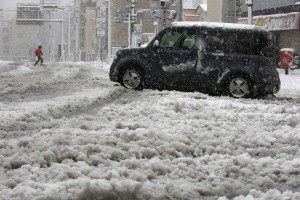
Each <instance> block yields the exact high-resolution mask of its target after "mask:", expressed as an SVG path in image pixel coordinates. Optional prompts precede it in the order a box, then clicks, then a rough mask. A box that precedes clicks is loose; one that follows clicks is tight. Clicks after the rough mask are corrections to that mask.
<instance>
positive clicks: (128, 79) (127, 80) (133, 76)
mask: <svg viewBox="0 0 300 200" xmlns="http://www.w3.org/2000/svg"><path fill="white" fill-rule="evenodd" d="M121 85H122V86H124V87H126V88H128V89H132V90H141V89H143V86H144V77H143V74H142V72H141V71H140V70H139V69H137V68H135V67H126V68H125V69H124V70H123V73H122V76H121Z"/></svg>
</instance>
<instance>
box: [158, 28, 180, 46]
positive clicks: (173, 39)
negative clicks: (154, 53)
mask: <svg viewBox="0 0 300 200" xmlns="http://www.w3.org/2000/svg"><path fill="white" fill-rule="evenodd" d="M180 37H182V33H180V32H178V31H168V32H166V33H165V34H164V35H163V37H162V38H161V40H160V47H161V48H174V47H176V44H177V43H178V40H179V38H180Z"/></svg>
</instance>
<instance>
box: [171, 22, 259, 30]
mask: <svg viewBox="0 0 300 200" xmlns="http://www.w3.org/2000/svg"><path fill="white" fill-rule="evenodd" d="M172 26H173V27H192V26H198V27H211V28H226V29H243V30H245V29H246V30H264V29H262V28H260V27H258V26H255V25H248V24H234V23H220V22H173V23H172Z"/></svg>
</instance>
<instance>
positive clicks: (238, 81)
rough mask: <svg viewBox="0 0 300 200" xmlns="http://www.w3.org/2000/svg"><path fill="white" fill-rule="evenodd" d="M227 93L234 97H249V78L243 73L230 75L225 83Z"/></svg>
mask: <svg viewBox="0 0 300 200" xmlns="http://www.w3.org/2000/svg"><path fill="white" fill-rule="evenodd" d="M226 87H227V93H228V94H229V96H231V97H234V98H249V97H252V96H253V93H252V92H251V91H252V84H251V81H250V80H249V78H246V77H245V76H243V75H236V76H231V77H230V78H229V79H228V81H227V84H226Z"/></svg>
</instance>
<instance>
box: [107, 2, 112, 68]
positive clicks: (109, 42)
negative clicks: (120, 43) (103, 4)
mask: <svg viewBox="0 0 300 200" xmlns="http://www.w3.org/2000/svg"><path fill="white" fill-rule="evenodd" d="M107 34H108V38H107V39H108V45H107V46H108V50H107V63H108V64H110V62H111V46H112V45H111V0H108V33H107Z"/></svg>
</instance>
